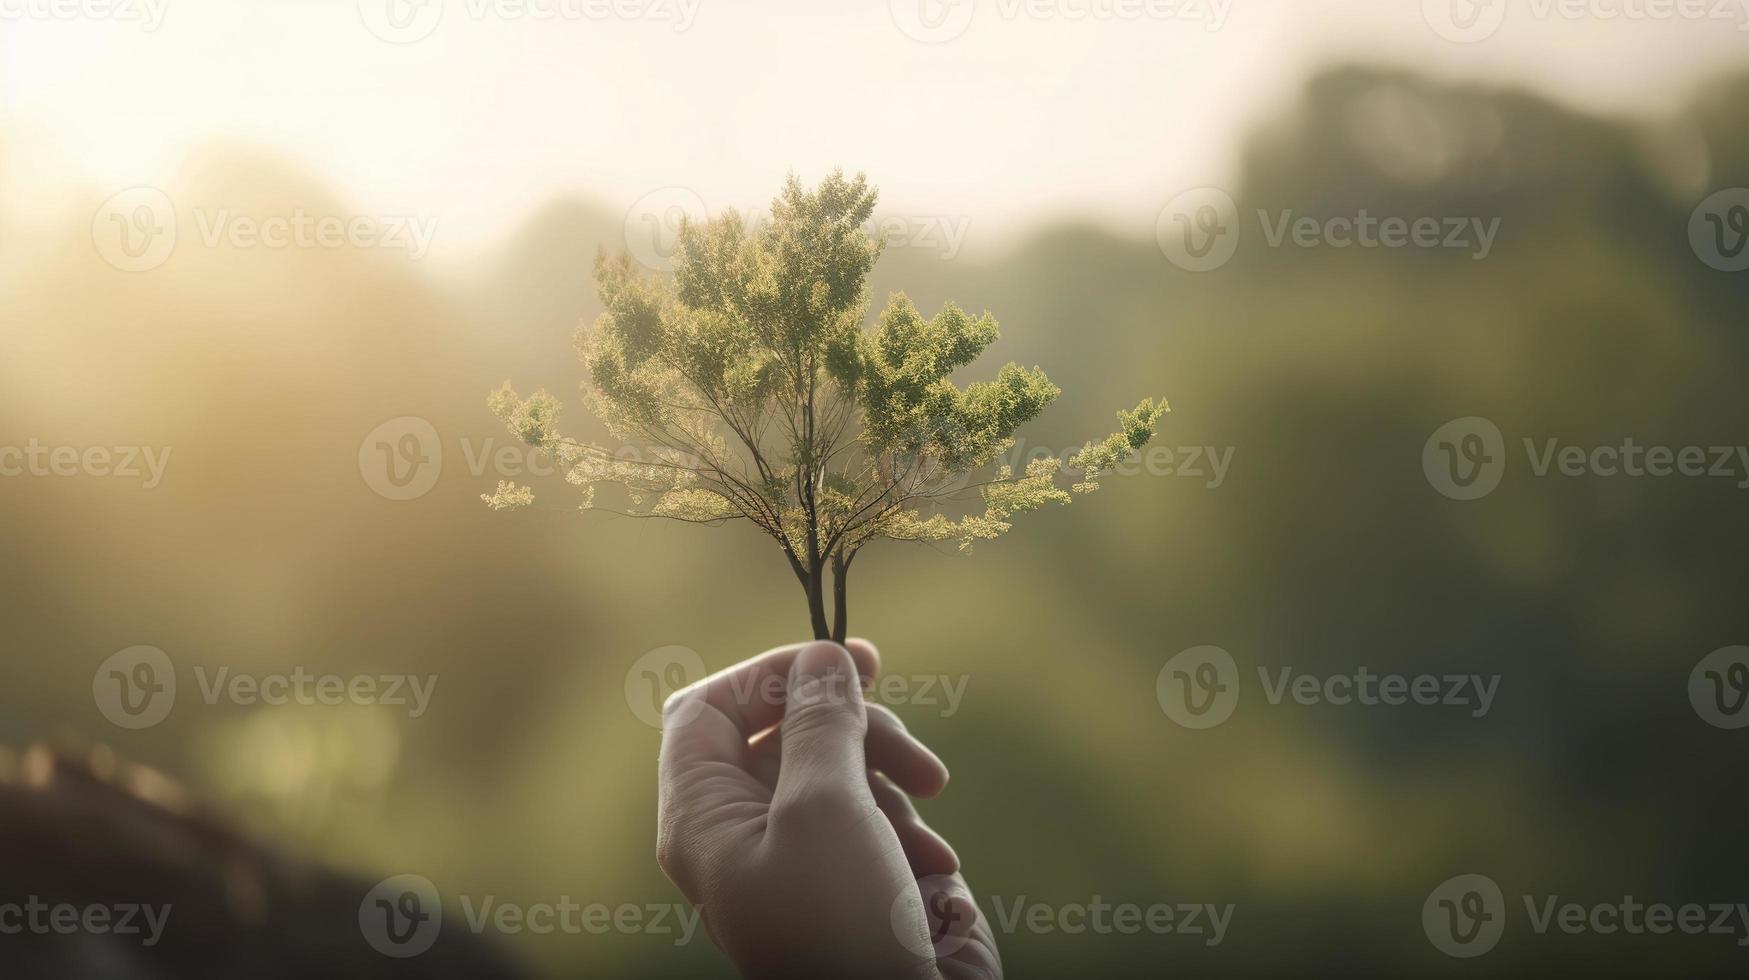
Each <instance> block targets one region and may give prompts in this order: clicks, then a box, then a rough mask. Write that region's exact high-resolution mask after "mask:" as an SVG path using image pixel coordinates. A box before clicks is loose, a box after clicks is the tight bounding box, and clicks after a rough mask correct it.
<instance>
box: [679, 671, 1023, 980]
mask: <svg viewBox="0 0 1749 980" xmlns="http://www.w3.org/2000/svg"><path fill="white" fill-rule="evenodd" d="M879 670H880V654H879V653H878V652H877V651H876V650H875V648H874V646H873V645H872V644H870V643H869V642H867V641H866V640H857V639H853V640H850V641H848V642H847V643H846V644H845V645H843V646H840V645H838V644H836V643H832V642H829V641H817V642H814V643H807V644H795V645H792V646H787V647H779V648H777V649H775V650H769V651H767V652H765V653H763V654H761V655H759V656H757V657H754V658H753V659H751V660H747V661H744V662H742V663H740V664H737V665H736V666H734V667H730V668H728V669H727V670H724V671H722V672H720V673H717V674H714V675H712V676H710V677H708V678H706V679H704V680H702V681H700V682H698V683H696V684H693V685H691V686H690V687H687V688H686V689H684V690H682V691H679V692H677V693H675V694H674V696H673V697H671V698H669V700H668V703H667V705H666V706H665V707H664V710H663V729H662V751H661V763H660V774H659V777H658V782H659V790H660V801H659V804H658V816H657V842H656V852H657V861H658V862H659V863H660V864H661V867H662V870H663V872H664V873H665V874H667V875H668V877H669V878H670V879H671V880H672V881H673V882H674V883H675V885H676V886H678V887H679V888H680V890H681V891H682V892H683V893H684V894H685V895H686V898H687V899H688V900H689V901H691V902H692V903H693V904H694V905H696V906H697V907H698V908H699V910H700V912H701V914H702V917H703V920H704V924H705V929H706V931H707V932H708V933H709V934H710V937H711V940H712V941H713V942H714V943H716V945H717V948H719V949H720V950H722V952H723V954H724V955H725V956H727V957H728V958H729V960H730V961H731V962H732V963H733V964H734V965H735V968H736V969H737V970H739V971H740V973H741V974H742V975H743V976H746V977H753V978H761V980H763V978H789V977H809V978H813V977H846V978H855V977H869V978H874V977H880V978H914V980H962V978H963V980H971V978H977V980H1000V978H1001V976H1002V963H1001V959H1000V958H999V957H998V956H997V953H996V944H995V940H994V937H993V936H992V933H991V930H990V928H989V923H988V920H987V919H985V917H984V916H983V915H982V914H981V913H979V911H978V909H977V905H976V903H975V902H974V900H973V899H972V895H971V890H970V888H969V887H968V886H967V885H966V882H965V879H964V878H962V877H961V876H960V874H959V858H958V856H957V855H955V853H954V851H953V848H952V847H950V846H949V845H948V843H947V841H945V840H944V839H942V837H941V836H940V835H939V834H937V833H936V832H935V831H933V830H931V829H930V828H929V827H928V826H927V825H926V824H924V823H923V821H922V819H921V818H920V817H919V816H918V815H917V811H916V809H915V807H913V806H912V803H911V797H913V796H916V797H931V796H934V795H936V794H937V793H939V792H941V790H942V788H943V787H944V786H946V784H947V778H948V773H947V768H946V767H945V766H944V765H943V764H942V763H941V760H939V759H938V758H936V756H935V754H934V753H933V752H931V751H930V750H929V749H928V748H927V747H926V746H924V745H923V743H922V742H920V741H918V740H917V739H916V738H915V737H914V736H912V735H911V734H910V733H909V732H908V731H906V730H905V727H904V725H903V724H902V723H901V722H900V721H899V719H898V716H896V715H894V714H893V713H892V712H891V711H889V710H887V709H886V708H884V707H882V706H880V705H868V704H865V703H864V701H863V695H862V689H863V687H864V686H866V685H868V684H870V683H872V682H873V680H874V678H875V676H876V674H877V673H878V672H879ZM853 675H854V676H856V677H858V678H859V679H860V683H851V682H849V678H850V677H852V676H853ZM776 678H782V679H783V683H781V684H779V683H776V682H775V681H774V679H776ZM769 691H781V692H782V694H781V696H780V697H770V696H766V694H765V692H769ZM926 906H927V907H928V908H932V909H935V910H936V911H937V915H935V916H930V915H929V914H927V913H926V911H925V909H926ZM948 920H951V921H952V923H953V926H952V927H951V929H950V928H949V927H948V926H946V925H943V924H942V923H943V922H945V921H948ZM932 932H933V933H934V934H935V938H936V940H937V941H935V942H932Z"/></svg>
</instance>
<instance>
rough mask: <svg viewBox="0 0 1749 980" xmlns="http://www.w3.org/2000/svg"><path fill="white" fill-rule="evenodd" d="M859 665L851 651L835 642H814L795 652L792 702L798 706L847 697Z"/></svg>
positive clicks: (792, 670) (791, 685) (791, 679)
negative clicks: (852, 657) (851, 656)
mask: <svg viewBox="0 0 1749 980" xmlns="http://www.w3.org/2000/svg"><path fill="white" fill-rule="evenodd" d="M855 674H856V664H855V662H854V661H852V660H851V659H850V653H849V652H848V651H846V650H845V649H844V648H843V647H841V646H839V645H838V644H836V643H829V642H826V641H821V642H819V643H811V644H809V645H808V646H807V647H805V648H804V649H803V650H802V652H801V653H798V654H796V662H795V665H794V666H793V667H792V668H791V670H790V694H789V697H790V703H791V704H793V705H796V706H798V707H800V706H802V705H808V704H816V703H818V702H822V701H831V700H836V701H842V700H844V699H846V698H848V697H849V696H850V695H849V692H848V690H847V688H848V685H849V683H850V678H851V677H853V676H855Z"/></svg>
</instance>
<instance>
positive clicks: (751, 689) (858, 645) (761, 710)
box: [662, 640, 881, 780]
mask: <svg viewBox="0 0 1749 980" xmlns="http://www.w3.org/2000/svg"><path fill="white" fill-rule="evenodd" d="M807 646H808V644H805V643H792V644H790V645H788V646H782V647H777V648H775V649H772V650H767V651H765V652H764V653H762V654H760V655H759V656H757V657H753V658H752V659H750V660H744V661H742V662H741V663H738V664H736V665H735V666H733V667H729V668H727V669H724V670H720V671H718V672H716V673H715V674H712V675H711V676H709V677H706V678H705V679H704V680H702V681H699V682H697V683H695V684H690V685H688V686H686V687H684V688H681V689H680V690H678V691H675V692H674V693H673V694H672V695H669V697H668V701H667V703H666V704H664V705H663V706H662V772H663V778H664V780H666V779H668V778H669V777H670V776H671V775H673V773H674V772H677V771H679V770H683V769H685V768H687V767H690V766H694V765H697V764H699V763H704V762H721V763H726V764H729V765H733V766H738V767H745V766H746V764H747V756H746V747H747V740H748V739H749V738H751V737H752V736H753V735H754V734H755V733H757V732H760V731H763V730H765V729H767V728H770V727H771V726H773V725H776V724H777V723H778V722H779V721H781V720H782V719H783V714H784V690H785V688H786V686H787V684H788V679H789V674H790V667H791V666H792V665H793V664H794V663H795V659H796V655H797V654H799V653H801V651H802V650H803V649H804V648H806V647H807ZM847 649H849V651H850V655H851V658H852V659H853V660H854V662H855V664H856V672H857V674H858V676H859V677H861V678H863V681H864V683H868V682H871V681H873V680H874V677H875V675H876V674H878V673H879V672H880V667H881V657H880V653H879V651H877V650H876V649H875V646H874V644H872V643H870V642H868V641H867V640H851V641H850V643H849V644H848V647H847Z"/></svg>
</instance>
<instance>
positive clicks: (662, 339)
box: [484, 172, 1167, 623]
mask: <svg viewBox="0 0 1749 980" xmlns="http://www.w3.org/2000/svg"><path fill="white" fill-rule="evenodd" d="M874 206H875V191H874V189H873V188H871V187H869V186H868V183H867V180H866V179H865V178H864V177H863V176H862V175H860V174H859V175H857V176H856V177H855V178H854V179H847V178H845V177H844V175H843V173H842V172H834V173H833V174H832V175H830V176H829V177H827V178H826V179H825V180H823V181H822V182H821V183H820V184H819V186H817V187H815V188H814V189H813V190H807V189H805V188H803V187H802V185H801V183H800V182H799V181H798V180H797V179H796V177H795V176H794V175H793V174H792V175H791V176H790V177H789V178H788V180H787V181H786V182H785V184H784V187H783V190H782V192H781V193H780V194H779V195H778V197H777V199H776V200H775V201H774V202H773V203H772V208H771V217H770V220H769V221H764V222H760V223H759V224H758V225H757V226H755V227H749V226H748V225H747V224H746V223H745V222H743V220H742V219H741V217H740V216H739V215H738V214H736V213H735V212H732V211H731V212H727V213H724V214H723V215H721V216H720V217H717V218H715V219H712V220H710V221H708V222H703V223H695V222H691V221H688V222H684V223H683V224H682V227H681V230H680V232H679V235H678V238H677V240H676V245H675V252H674V255H673V264H674V272H673V276H672V278H671V279H668V278H659V277H652V276H646V275H643V274H641V273H640V272H639V270H638V269H637V267H636V266H634V265H633V263H632V260H631V258H630V257H629V256H628V255H625V254H623V253H622V254H620V255H617V256H612V257H610V256H608V255H606V254H602V255H600V256H598V257H597V259H596V263H595V280H596V284H597V287H598V289H599V291H600V295H601V300H602V303H603V304H604V306H605V312H603V313H602V314H601V316H600V318H599V319H598V320H597V321H596V322H595V324H594V326H593V328H587V327H586V328H584V329H582V330H580V331H579V335H578V340H577V347H578V351H579V353H580V354H581V356H582V360H583V364H584V366H585V368H586V370H587V372H588V381H587V383H586V384H585V385H584V392H585V396H586V398H587V399H588V404H589V406H590V408H591V409H592V410H593V411H594V413H595V414H596V415H597V416H599V417H600V418H601V420H602V421H603V422H604V423H605V424H606V426H607V428H608V430H609V432H611V433H612V435H613V436H614V437H615V438H616V439H619V440H622V441H624V442H626V443H627V444H628V445H630V446H636V447H639V448H638V451H637V452H635V453H629V454H628V453H627V452H625V451H621V452H618V453H616V452H613V451H611V450H609V449H607V448H605V447H601V446H595V445H590V444H585V443H582V442H579V441H576V440H574V439H570V438H567V437H565V436H563V435H561V434H560V432H559V430H558V428H557V424H558V419H559V412H560V405H559V402H558V400H557V399H556V398H554V397H553V396H552V395H549V394H547V393H546V392H545V391H538V392H536V393H534V394H533V395H531V396H529V397H528V398H522V397H520V396H518V395H517V393H516V392H515V391H513V390H512V389H511V388H510V386H509V384H508V383H506V384H505V386H504V387H503V388H501V389H500V390H498V391H497V392H496V393H494V394H493V395H492V397H491V399H490V405H491V408H492V411H493V412H494V413H496V414H497V416H498V417H499V418H500V419H502V420H503V421H504V423H505V424H506V425H507V426H508V427H509V428H510V430H511V431H512V432H513V433H515V434H516V435H517V436H518V437H519V438H520V439H522V440H523V441H524V442H526V443H528V444H529V445H531V446H536V447H539V448H542V449H544V450H547V451H548V452H550V453H551V454H552V455H553V456H554V457H555V458H556V459H557V460H558V461H559V463H560V464H561V466H562V467H563V468H564V470H565V472H566V476H567V479H568V480H569V481H570V482H571V483H573V484H575V485H576V486H578V487H580V488H582V491H583V506H584V507H585V508H587V507H590V506H595V491H596V488H597V487H598V486H601V485H604V484H606V485H612V486H616V487H618V488H621V489H622V490H623V491H624V498H625V501H626V509H625V510H624V511H621V512H623V513H631V514H635V515H639V516H650V517H664V518H671V519H674V520H680V521H688V522H692V523H699V524H717V523H721V522H725V521H730V520H747V521H751V522H752V523H753V524H754V525H755V526H757V527H758V528H759V529H760V530H762V531H764V532H765V533H766V534H769V535H770V536H771V537H772V538H774V539H775V540H776V542H777V543H778V545H779V546H780V547H781V548H782V549H783V552H784V554H785V556H786V557H787V558H788V559H789V561H790V562H791V564H792V566H793V567H794V568H795V570H796V572H797V575H798V576H799V577H801V578H802V581H803V584H804V586H807V587H808V588H809V590H810V599H811V600H812V599H814V598H815V597H816V596H817V594H818V592H819V588H820V586H819V581H820V578H821V570H822V568H823V566H824V565H825V564H826V563H827V562H831V563H832V564H833V565H834V569H835V571H836V573H837V575H838V578H839V583H840V584H839V587H840V589H842V576H843V572H844V570H845V569H846V568H848V565H849V562H850V559H851V558H853V557H854V556H855V555H856V553H857V552H858V551H859V550H860V549H861V548H862V547H863V546H864V545H865V544H867V543H869V542H870V541H873V540H876V539H878V538H890V539H894V540H900V541H957V542H959V544H960V546H961V547H962V548H964V549H969V548H970V547H971V545H972V543H973V542H974V541H978V540H984V539H989V538H994V537H996V536H998V535H1000V534H1002V533H1004V532H1006V531H1008V530H1009V528H1010V527H1011V526H1012V523H1011V522H1012V519H1013V518H1014V517H1015V515H1017V514H1021V513H1024V512H1026V511H1031V510H1036V509H1038V508H1040V507H1043V506H1044V505H1046V504H1051V503H1068V502H1069V501H1070V499H1071V496H1070V494H1071V491H1072V492H1075V493H1087V492H1090V491H1092V490H1095V489H1097V488H1098V486H1099V475H1100V474H1101V473H1102V472H1104V471H1107V470H1110V469H1111V468H1112V467H1114V466H1116V465H1117V464H1118V463H1120V462H1122V461H1123V460H1124V459H1125V458H1126V457H1128V456H1129V455H1131V454H1132V453H1134V452H1135V451H1136V450H1137V449H1139V448H1140V447H1142V446H1143V445H1145V444H1146V443H1147V442H1148V440H1149V439H1150V438H1151V437H1152V436H1153V433H1154V427H1155V424H1156V422H1157V421H1158V419H1159V418H1160V416H1161V414H1162V413H1164V412H1165V411H1166V410H1167V408H1166V404H1165V402H1164V401H1161V402H1158V403H1156V402H1155V401H1154V400H1153V399H1148V400H1145V401H1143V402H1142V403H1141V404H1139V405H1137V406H1136V407H1135V408H1134V409H1133V410H1131V411H1124V412H1120V413H1119V415H1118V417H1119V420H1120V422H1121V428H1120V429H1119V431H1117V432H1115V433H1113V434H1112V435H1110V436H1109V437H1107V438H1105V439H1102V440H1099V441H1096V442H1089V443H1087V444H1086V445H1085V446H1084V447H1082V449H1081V450H1080V451H1079V452H1078V453H1076V454H1074V456H1073V457H1072V458H1071V459H1070V461H1069V465H1068V467H1067V469H1068V470H1070V471H1071V472H1072V473H1073V474H1075V475H1076V478H1075V480H1074V482H1073V483H1072V484H1071V485H1070V487H1069V489H1068V490H1065V489H1063V488H1061V487H1060V486H1059V485H1058V479H1059V477H1060V476H1062V474H1060V473H1059V470H1060V469H1063V468H1064V467H1063V466H1062V461H1061V460H1059V459H1057V458H1045V459H1039V460H1034V461H1033V462H1031V463H1029V464H1027V466H1026V468H1025V470H1024V471H1023V472H1021V473H1015V472H1013V471H1012V470H1011V469H1010V468H1009V467H1007V466H998V465H997V460H998V458H999V457H1001V456H1002V454H1003V453H1004V452H1005V451H1006V450H1008V449H1009V448H1010V447H1012V445H1013V441H1014V440H1013V437H1014V432H1015V430H1016V429H1018V428H1019V427H1020V426H1021V425H1023V424H1025V423H1026V422H1028V421H1031V420H1032V419H1034V418H1036V417H1037V416H1038V415H1039V413H1041V412H1042V411H1044V409H1045V407H1046V406H1048V405H1050V403H1051V402H1052V401H1053V400H1055V399H1056V397H1057V395H1058V394H1060V389H1058V388H1057V386H1056V385H1054V384H1052V383H1051V381H1050V379H1049V378H1047V377H1045V374H1044V372H1043V371H1041V370H1039V369H1038V368H1036V367H1033V368H1024V367H1021V366H1020V365H1018V364H1013V363H1010V364H1007V365H1005V366H1003V367H1002V368H1001V369H1000V370H999V371H997V373H996V377H995V379H994V380H992V381H977V382H973V383H970V384H967V385H965V386H964V387H961V386H959V385H956V384H955V383H954V382H953V380H952V378H951V375H952V374H953V373H954V372H955V371H957V370H959V369H961V368H964V367H966V366H968V365H970V364H971V363H972V362H973V361H975V360H976V359H977V358H978V357H979V355H981V354H982V353H983V352H984V350H985V349H986V348H988V347H989V346H990V344H991V343H993V342H994V341H995V340H996V338H997V328H996V321H995V320H994V319H993V318H992V317H991V316H990V315H989V314H988V313H985V314H983V315H981V316H977V317H973V316H971V315H970V314H968V313H966V312H965V311H964V310H961V309H960V308H959V307H958V306H955V305H953V304H952V303H949V304H947V305H945V306H943V307H942V309H941V310H940V311H939V312H938V313H936V314H935V315H934V316H932V317H930V316H925V315H923V314H922V313H921V312H920V311H919V310H918V309H917V307H916V306H915V305H913V304H912V303H911V301H910V300H909V299H907V298H906V297H905V295H904V294H903V293H896V294H894V295H893V296H892V297H891V298H890V299H889V300H888V303H887V306H886V308H885V309H884V310H882V311H881V313H880V315H879V317H878V318H877V319H876V322H875V323H874V324H873V326H872V328H865V326H864V320H865V319H866V314H867V309H868V301H869V297H868V291H867V286H866V281H867V278H868V273H869V270H870V269H871V268H872V267H873V265H874V263H875V261H876V259H878V258H879V256H880V252H881V247H882V246H881V243H880V242H878V241H876V240H874V239H873V238H871V237H870V236H869V234H868V233H867V232H866V231H865V225H867V224H868V222H869V221H870V218H871V217H872V215H873V212H874ZM986 471H987V472H986ZM976 473H984V475H983V476H982V478H977V479H972V478H970V477H971V476H972V475H973V474H976ZM974 492H975V493H976V494H977V495H978V497H980V498H981V501H979V502H981V505H982V506H981V508H979V507H978V506H976V502H975V503H974V505H973V506H972V507H971V508H970V510H969V512H967V509H966V508H965V507H964V506H957V507H956V502H957V501H960V500H963V499H966V498H968V497H969V496H970V495H971V494H972V493H974ZM484 499H485V500H486V502H487V503H488V504H490V505H491V506H492V507H493V508H496V509H506V508H514V507H519V506H524V505H527V504H529V503H531V502H532V501H533V499H534V496H533V492H532V490H530V489H529V488H528V487H524V486H518V485H516V484H513V483H509V482H503V483H500V484H499V486H498V490H497V492H496V493H493V494H490V495H486V496H485V497H484ZM956 511H958V512H956ZM840 605H841V606H842V602H840ZM841 615H842V609H841ZM816 623H818V620H817V619H816Z"/></svg>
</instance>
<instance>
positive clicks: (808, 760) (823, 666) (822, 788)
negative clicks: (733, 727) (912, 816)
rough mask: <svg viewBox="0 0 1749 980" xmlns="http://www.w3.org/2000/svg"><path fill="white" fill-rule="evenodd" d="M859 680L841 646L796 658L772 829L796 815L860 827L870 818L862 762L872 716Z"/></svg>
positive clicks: (820, 645)
mask: <svg viewBox="0 0 1749 980" xmlns="http://www.w3.org/2000/svg"><path fill="white" fill-rule="evenodd" d="M856 675H857V665H856V662H855V661H854V660H853V659H852V658H851V654H850V653H849V652H848V651H847V650H845V648H844V647H841V646H839V645H838V644H836V643H828V642H824V641H821V642H816V643H810V644H808V645H807V646H806V647H803V648H802V650H801V652H799V653H797V654H796V655H795V657H794V660H793V662H792V664H791V665H790V675H789V680H790V683H789V692H788V695H787V700H786V704H785V707H784V713H783V725H782V728H781V729H780V731H779V737H780V738H782V740H783V748H782V753H783V763H782V767H781V769H780V770H779V772H778V774H777V788H776V789H775V790H774V791H773V793H772V799H771V820H772V824H773V829H776V827H777V825H778V824H781V823H785V822H787V816H788V815H789V814H791V813H794V814H799V815H801V816H802V818H803V819H814V818H820V817H834V816H835V817H839V818H844V819H857V818H860V817H861V816H863V815H864V814H865V813H872V812H873V811H872V808H870V807H869V806H868V804H869V803H871V802H872V801H870V800H869V798H868V773H867V768H866V766H865V764H864V760H863V753H864V739H865V737H866V736H867V734H868V711H867V710H866V709H865V708H864V707H863V703H862V686H861V684H859V683H857V680H856Z"/></svg>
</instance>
